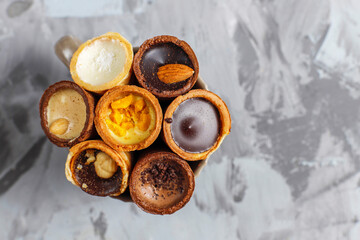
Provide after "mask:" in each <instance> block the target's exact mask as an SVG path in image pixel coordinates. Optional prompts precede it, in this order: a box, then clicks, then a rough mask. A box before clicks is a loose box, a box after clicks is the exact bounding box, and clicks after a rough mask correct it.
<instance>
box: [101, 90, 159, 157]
mask: <svg viewBox="0 0 360 240" xmlns="http://www.w3.org/2000/svg"><path fill="white" fill-rule="evenodd" d="M131 93H132V94H135V95H139V96H141V97H143V98H144V99H145V100H147V101H148V102H149V103H150V104H151V105H152V106H153V108H154V110H155V128H154V129H153V131H152V133H151V134H150V136H149V137H148V138H146V139H145V140H143V141H141V142H139V143H136V144H122V143H120V142H118V141H117V140H116V139H115V138H113V137H112V136H111V133H110V131H111V130H110V129H109V127H108V126H107V124H106V121H105V120H106V118H107V117H108V109H109V107H110V104H111V103H112V102H113V101H115V100H117V99H119V97H120V96H124V95H127V94H131ZM161 124H162V110H161V107H160V104H159V101H158V100H157V98H156V97H155V96H154V95H152V94H151V93H150V92H149V91H147V90H145V89H143V88H140V87H137V86H133V85H126V86H119V87H115V88H113V89H110V90H109V91H107V92H106V93H105V94H104V95H103V96H102V97H101V98H100V100H99V102H98V104H97V106H96V109H95V126H96V130H97V132H98V133H99V135H100V136H101V138H102V139H103V140H104V142H106V143H107V144H108V145H110V146H111V147H113V148H114V149H116V150H118V151H134V150H141V149H144V148H147V147H148V146H150V145H151V144H152V143H153V142H154V141H155V140H156V138H157V137H158V136H159V134H160V131H161Z"/></svg>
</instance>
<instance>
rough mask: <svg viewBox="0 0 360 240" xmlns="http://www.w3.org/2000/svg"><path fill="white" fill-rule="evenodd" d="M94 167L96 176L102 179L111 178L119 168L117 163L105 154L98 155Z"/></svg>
mask: <svg viewBox="0 0 360 240" xmlns="http://www.w3.org/2000/svg"><path fill="white" fill-rule="evenodd" d="M94 166H95V172H96V174H97V175H98V176H99V177H101V178H111V177H112V176H113V175H114V174H115V172H116V170H117V168H118V166H117V165H116V162H115V161H114V160H113V159H112V158H111V157H109V155H107V154H106V153H104V152H99V153H98V154H97V155H96V161H95V163H94Z"/></svg>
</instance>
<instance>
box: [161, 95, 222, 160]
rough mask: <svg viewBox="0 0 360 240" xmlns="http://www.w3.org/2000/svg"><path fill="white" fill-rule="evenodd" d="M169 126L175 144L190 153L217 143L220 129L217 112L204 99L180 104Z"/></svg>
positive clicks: (199, 151)
mask: <svg viewBox="0 0 360 240" xmlns="http://www.w3.org/2000/svg"><path fill="white" fill-rule="evenodd" d="M166 122H168V123H169V121H166ZM169 124H171V135H172V138H173V139H174V141H175V143H176V144H177V145H178V146H179V147H180V148H181V149H182V150H184V151H186V152H190V153H201V152H205V151H206V150H208V149H210V148H211V147H212V146H213V145H214V144H215V142H216V141H217V138H218V136H219V132H220V128H221V122H220V117H219V111H218V110H217V108H216V107H215V106H214V105H213V104H212V103H210V102H209V101H207V100H205V99H204V98H190V99H188V100H185V101H184V102H182V103H180V104H179V106H178V107H177V108H176V110H175V111H174V113H173V116H172V122H171V123H169Z"/></svg>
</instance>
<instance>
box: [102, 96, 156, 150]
mask: <svg viewBox="0 0 360 240" xmlns="http://www.w3.org/2000/svg"><path fill="white" fill-rule="evenodd" d="M106 124H107V126H108V127H109V129H110V130H111V131H112V133H113V135H115V136H114V137H115V138H116V139H118V140H119V142H121V143H123V144H135V143H139V142H141V141H143V140H145V139H146V138H148V137H149V136H150V134H151V131H152V130H153V129H154V127H155V110H154V108H153V106H152V105H151V104H149V103H148V102H147V101H146V100H145V99H144V98H143V97H140V96H137V95H133V94H129V95H127V96H125V97H123V98H121V99H118V100H116V101H114V102H112V103H111V104H110V109H109V115H108V118H107V119H106Z"/></svg>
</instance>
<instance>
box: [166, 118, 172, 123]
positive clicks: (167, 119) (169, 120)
mask: <svg viewBox="0 0 360 240" xmlns="http://www.w3.org/2000/svg"><path fill="white" fill-rule="evenodd" d="M165 122H167V123H172V122H173V120H172V118H166V119H165Z"/></svg>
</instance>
